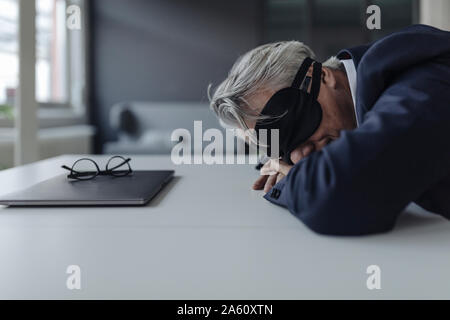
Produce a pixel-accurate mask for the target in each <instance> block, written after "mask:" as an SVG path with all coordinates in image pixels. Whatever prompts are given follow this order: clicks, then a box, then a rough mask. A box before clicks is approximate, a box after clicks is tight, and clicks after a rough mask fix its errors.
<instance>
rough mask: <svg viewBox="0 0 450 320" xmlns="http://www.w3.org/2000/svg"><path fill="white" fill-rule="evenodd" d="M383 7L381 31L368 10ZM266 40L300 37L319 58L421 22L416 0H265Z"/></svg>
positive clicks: (324, 57) (298, 38)
mask: <svg viewBox="0 0 450 320" xmlns="http://www.w3.org/2000/svg"><path fill="white" fill-rule="evenodd" d="M371 4H376V5H378V6H379V7H380V9H381V30H369V29H367V27H366V19H367V17H368V15H367V14H366V9H367V7H368V6H369V5H371ZM264 12H265V17H264V21H265V22H264V41H265V42H273V41H280V40H299V41H302V42H304V43H305V44H307V45H309V46H310V47H311V49H313V51H314V52H315V53H316V55H317V57H318V59H319V60H325V59H326V58H328V57H329V56H331V55H334V54H336V53H337V52H338V51H339V50H340V49H343V48H348V47H352V46H355V45H360V44H363V43H367V42H370V41H373V40H376V39H379V38H381V37H383V36H384V35H386V34H389V33H391V32H393V31H395V30H398V29H401V28H403V27H406V26H408V25H411V24H413V23H417V21H418V1H416V0H398V1H389V0H377V1H369V0H340V1H335V0H265V10H264Z"/></svg>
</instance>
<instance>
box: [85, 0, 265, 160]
mask: <svg viewBox="0 0 450 320" xmlns="http://www.w3.org/2000/svg"><path fill="white" fill-rule="evenodd" d="M89 3H90V26H91V30H90V31H91V32H90V35H91V39H90V80H91V81H90V82H91V85H90V92H91V97H90V107H91V120H92V122H93V123H94V124H95V125H97V126H98V128H99V132H98V136H97V139H96V150H97V151H99V150H100V146H101V145H102V143H103V142H104V141H107V140H113V139H114V138H115V134H114V132H112V131H111V130H110V128H109V126H108V115H109V109H110V107H111V106H112V105H113V104H115V103H117V102H121V101H130V100H142V101H206V100H207V95H206V87H207V85H208V84H209V83H210V82H212V83H215V84H217V83H218V82H219V81H220V80H221V79H223V78H224V77H225V75H226V73H227V72H228V70H229V68H230V67H231V65H232V64H233V62H234V61H235V60H236V58H237V57H238V56H239V55H240V54H242V53H244V52H245V51H247V50H248V49H250V48H252V47H254V46H256V45H258V44H259V43H260V42H261V41H262V29H263V28H262V26H263V19H262V16H263V13H262V8H263V6H262V1H260V0H245V1H242V0H227V1H218V0H189V1H187V0H91V1H89Z"/></svg>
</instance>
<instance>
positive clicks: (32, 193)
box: [0, 170, 174, 206]
mask: <svg viewBox="0 0 450 320" xmlns="http://www.w3.org/2000/svg"><path fill="white" fill-rule="evenodd" d="M173 174H174V171H173V170H150V171H133V172H132V173H131V174H129V175H128V176H125V177H114V176H97V177H96V178H95V179H92V180H87V181H78V180H70V179H67V174H62V175H59V176H57V177H54V178H51V179H48V180H45V181H42V182H40V183H37V184H35V185H33V186H31V187H29V188H27V189H25V190H21V191H17V192H14V193H10V194H7V195H4V196H1V197H0V204H1V205H9V206H108V205H133V206H134V205H145V204H147V203H148V202H149V201H150V200H151V199H152V198H153V197H154V196H155V195H156V194H157V193H158V192H159V191H160V190H161V189H162V188H163V187H164V186H165V185H166V184H167V183H168V182H169V181H170V180H171V179H172V177H173Z"/></svg>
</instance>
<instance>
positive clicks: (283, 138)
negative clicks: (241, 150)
mask: <svg viewBox="0 0 450 320" xmlns="http://www.w3.org/2000/svg"><path fill="white" fill-rule="evenodd" d="M312 63H314V64H313V72H312V81H311V90H310V92H309V93H308V92H307V90H308V86H309V82H310V80H311V78H310V77H305V76H306V73H307V72H308V69H309V66H310V65H311V64H312ZM321 73H322V64H321V63H319V62H317V61H314V60H312V59H310V58H306V59H305V60H304V61H303V63H302V65H301V66H300V68H299V70H298V72H297V74H296V76H295V79H294V81H293V82H292V85H291V86H290V87H288V88H284V89H281V90H279V91H277V92H276V93H275V94H274V95H273V96H272V97H271V98H270V100H269V101H268V102H267V104H266V105H265V106H264V109H263V110H262V112H261V115H264V116H269V118H268V119H262V120H258V122H257V123H256V126H255V130H256V134H257V136H258V141H259V134H260V132H259V130H260V129H267V144H268V149H267V152H268V155H269V156H273V155H272V150H270V146H271V141H270V137H271V133H270V130H271V129H278V130H279V144H280V145H279V147H280V150H279V155H280V156H281V157H282V159H283V161H285V162H287V163H290V164H292V162H291V159H290V153H291V152H292V151H293V150H294V149H295V148H296V147H298V146H299V145H300V144H302V143H303V142H305V141H306V140H307V139H308V138H309V137H310V136H311V135H312V134H313V133H314V132H315V131H316V129H317V128H318V127H319V124H320V122H321V121H322V107H321V106H320V103H319V102H318V101H317V97H318V95H319V90H320V79H321ZM302 83H303V86H301V85H302Z"/></svg>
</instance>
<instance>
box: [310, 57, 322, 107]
mask: <svg viewBox="0 0 450 320" xmlns="http://www.w3.org/2000/svg"><path fill="white" fill-rule="evenodd" d="M321 77H322V64H321V63H320V62H315V63H314V65H313V74H312V84H311V99H312V100H317V97H318V96H319V90H320V80H321Z"/></svg>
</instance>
